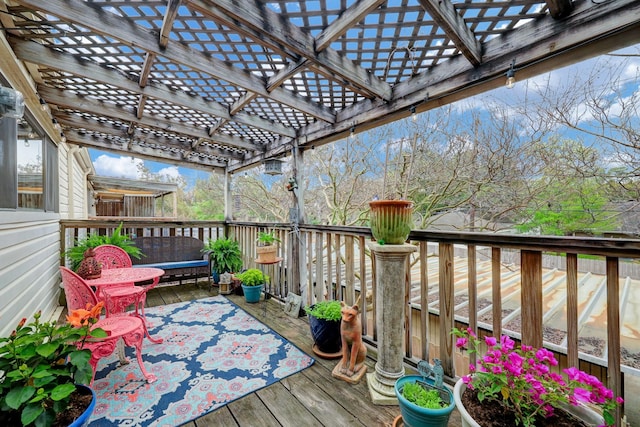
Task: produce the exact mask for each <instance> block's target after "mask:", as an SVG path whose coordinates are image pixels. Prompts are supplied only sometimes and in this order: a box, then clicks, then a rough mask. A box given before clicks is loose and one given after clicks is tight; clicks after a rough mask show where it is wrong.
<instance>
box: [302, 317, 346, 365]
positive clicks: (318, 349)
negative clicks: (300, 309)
mask: <svg viewBox="0 0 640 427" xmlns="http://www.w3.org/2000/svg"><path fill="white" fill-rule="evenodd" d="M309 328H310V329H311V336H312V337H313V342H314V343H315V345H314V348H313V351H314V352H315V353H316V354H317V355H318V356H320V357H325V358H336V357H340V349H341V348H342V340H341V336H340V321H339V320H324V319H318V318H316V317H314V316H311V315H309Z"/></svg>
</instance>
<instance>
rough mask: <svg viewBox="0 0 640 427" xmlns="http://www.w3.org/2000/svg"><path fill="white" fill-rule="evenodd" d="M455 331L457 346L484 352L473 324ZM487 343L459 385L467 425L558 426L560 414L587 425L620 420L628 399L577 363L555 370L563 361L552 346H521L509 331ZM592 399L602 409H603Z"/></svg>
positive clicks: (457, 390)
mask: <svg viewBox="0 0 640 427" xmlns="http://www.w3.org/2000/svg"><path fill="white" fill-rule="evenodd" d="M453 333H454V335H455V336H456V337H458V338H457V340H456V347H458V348H460V349H463V350H465V349H466V350H469V351H470V352H474V353H477V352H478V348H479V346H480V342H481V341H480V340H479V339H478V337H477V336H476V335H475V334H474V333H473V331H472V330H471V329H466V330H460V329H457V328H454V329H453ZM484 344H485V345H486V348H487V351H486V353H485V354H484V356H482V357H480V358H479V361H478V363H477V366H475V367H472V368H473V369H472V371H471V374H469V375H465V376H463V377H462V378H461V379H460V380H459V381H458V382H457V383H456V386H455V388H454V398H455V401H456V406H457V407H458V410H459V411H460V414H461V417H462V425H463V426H465V427H469V426H479V425H482V426H483V427H491V426H492V425H494V424H492V422H493V421H492V420H493V419H494V418H499V419H502V420H503V422H506V423H507V424H508V425H522V426H525V427H533V426H554V425H558V424H559V421H558V420H560V419H564V418H576V417H577V418H580V419H581V420H583V421H584V423H583V424H581V425H584V426H587V425H605V424H606V425H613V424H615V421H616V420H615V412H616V407H617V406H618V405H620V404H621V403H622V402H623V400H622V398H620V397H618V398H616V399H614V396H613V392H612V391H611V390H609V389H607V388H605V387H604V386H603V385H602V383H601V382H600V381H599V380H598V379H597V378H596V377H594V376H593V375H589V374H587V373H585V372H583V371H580V370H578V369H577V368H574V367H571V368H566V369H563V370H562V372H563V373H564V375H562V374H560V373H557V372H554V371H553V369H552V368H553V367H554V366H557V365H558V361H557V360H556V359H555V356H554V355H553V353H552V352H550V351H549V350H547V349H545V348H540V349H535V348H532V347H529V346H521V347H516V345H515V342H514V341H513V340H512V339H511V338H510V337H508V336H503V337H501V338H500V340H499V341H498V340H497V339H496V338H494V337H490V336H487V337H485V338H484ZM471 405H473V406H474V408H472V407H471ZM586 405H589V406H591V407H596V408H598V409H600V410H601V412H602V415H600V414H599V413H598V412H596V411H593V410H592V409H590V408H589V407H588V406H586ZM476 407H477V408H476ZM500 425H504V424H500ZM563 425H564V424H563ZM576 425H580V424H576Z"/></svg>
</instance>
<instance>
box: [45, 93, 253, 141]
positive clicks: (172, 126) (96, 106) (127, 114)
mask: <svg viewBox="0 0 640 427" xmlns="http://www.w3.org/2000/svg"><path fill="white" fill-rule="evenodd" d="M38 90H39V92H40V93H41V94H42V96H43V97H44V98H45V99H47V100H48V101H49V102H51V103H53V104H56V105H58V106H61V107H63V108H68V109H73V110H79V111H84V112H87V113H91V114H95V115H97V116H104V117H110V118H112V119H116V120H120V121H123V122H125V123H127V122H129V121H132V120H134V119H136V120H137V123H139V124H141V125H142V126H147V127H150V128H156V129H160V130H162V131H164V132H169V133H174V134H178V135H180V134H181V135H182V136H184V137H187V138H206V139H212V140H213V142H214V143H216V144H220V145H227V146H230V147H235V148H239V149H243V150H249V151H261V150H262V147H261V146H260V145H257V144H252V143H248V142H246V141H244V140H242V139H240V138H237V137H233V136H231V135H224V134H217V135H215V136H214V137H211V136H209V135H208V134H207V131H206V130H205V129H202V128H197V127H193V126H188V125H184V124H181V123H179V122H176V121H173V120H167V119H165V118H163V117H159V116H152V115H150V114H149V115H147V116H145V117H142V118H140V119H137V118H136V117H135V115H134V114H133V112H132V111H130V110H127V109H125V108H123V107H120V106H115V105H112V104H107V103H105V102H101V101H98V100H95V99H92V98H88V97H81V96H77V95H74V94H73V93H71V92H69V91H63V90H59V89H53V88H49V87H45V86H42V87H39V88H38Z"/></svg>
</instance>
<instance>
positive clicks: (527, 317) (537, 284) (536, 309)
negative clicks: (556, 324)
mask: <svg viewBox="0 0 640 427" xmlns="http://www.w3.org/2000/svg"><path fill="white" fill-rule="evenodd" d="M520 259H521V264H522V267H521V272H522V273H521V274H522V291H521V293H520V305H521V306H522V322H521V324H522V344H526V345H530V346H532V347H535V348H540V347H542V252H540V251H521V252H520Z"/></svg>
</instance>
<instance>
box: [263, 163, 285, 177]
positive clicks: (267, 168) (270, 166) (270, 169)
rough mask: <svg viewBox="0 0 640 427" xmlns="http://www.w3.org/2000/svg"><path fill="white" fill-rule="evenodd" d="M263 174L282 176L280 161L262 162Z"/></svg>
mask: <svg viewBox="0 0 640 427" xmlns="http://www.w3.org/2000/svg"><path fill="white" fill-rule="evenodd" d="M264 173H266V174H267V175H272V176H273V175H282V160H280V159H268V160H265V161H264Z"/></svg>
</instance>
